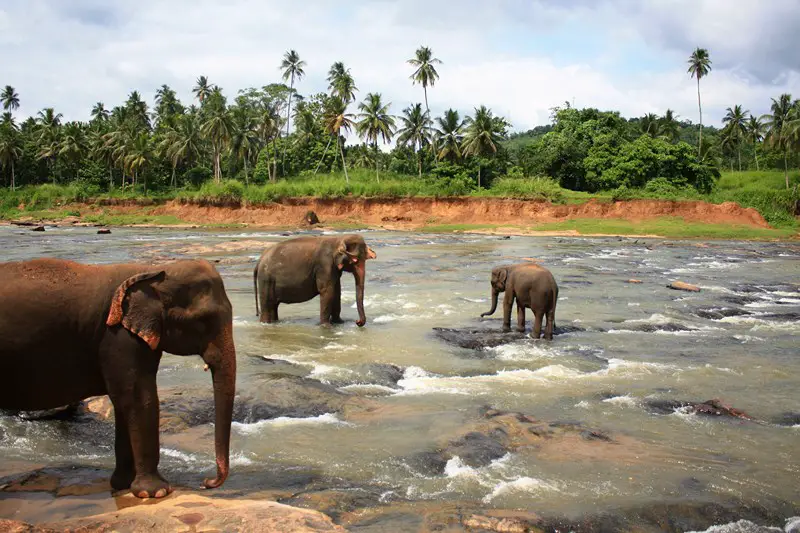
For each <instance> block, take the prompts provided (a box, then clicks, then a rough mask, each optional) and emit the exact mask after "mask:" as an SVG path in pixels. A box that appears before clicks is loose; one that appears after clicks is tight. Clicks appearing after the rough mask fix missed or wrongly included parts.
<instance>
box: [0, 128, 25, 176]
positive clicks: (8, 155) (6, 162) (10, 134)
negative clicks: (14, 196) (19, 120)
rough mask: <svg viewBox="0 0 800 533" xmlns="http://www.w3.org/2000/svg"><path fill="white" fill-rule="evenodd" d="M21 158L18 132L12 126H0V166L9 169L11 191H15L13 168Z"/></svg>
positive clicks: (20, 143)
mask: <svg viewBox="0 0 800 533" xmlns="http://www.w3.org/2000/svg"><path fill="white" fill-rule="evenodd" d="M21 158H22V141H21V139H20V136H19V132H18V131H17V129H16V127H14V126H13V124H4V125H2V126H0V165H2V167H3V168H4V169H6V168H10V169H11V181H10V182H9V186H10V188H11V190H12V191H13V190H14V189H16V177H15V170H14V169H15V166H16V163H17V161H19V160H20V159H21Z"/></svg>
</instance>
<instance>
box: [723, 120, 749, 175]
mask: <svg viewBox="0 0 800 533" xmlns="http://www.w3.org/2000/svg"><path fill="white" fill-rule="evenodd" d="M749 113H750V111H749V110H748V111H743V110H742V106H741V105H739V104H737V105H735V106H733V108H730V107H729V108H728V109H727V112H726V113H725V116H724V117H723V118H722V122H723V123H724V124H725V125H726V126H725V128H726V129H727V130H728V131H727V135H728V136H729V139H730V140H731V141H732V144H733V146H735V147H736V155H737V158H738V160H739V172H741V171H742V141H743V140H744V138H745V135H746V134H747V128H746V122H747V115H748V114H749Z"/></svg>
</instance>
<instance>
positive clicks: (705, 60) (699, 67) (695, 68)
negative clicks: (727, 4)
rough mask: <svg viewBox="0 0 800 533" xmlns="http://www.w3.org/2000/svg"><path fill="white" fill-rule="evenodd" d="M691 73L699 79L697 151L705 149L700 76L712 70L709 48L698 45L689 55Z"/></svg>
mask: <svg viewBox="0 0 800 533" xmlns="http://www.w3.org/2000/svg"><path fill="white" fill-rule="evenodd" d="M688 72H689V74H690V75H691V76H692V77H693V78H696V79H697V109H698V110H699V111H700V139H699V142H698V145H697V153H698V154H700V153H702V151H703V106H702V104H701V103H700V78H704V77H706V76H708V73H709V72H711V58H710V57H709V55H708V50H706V49H705V48H700V47H697V48H696V49H695V51H694V52H692V55H691V56H689V70H688Z"/></svg>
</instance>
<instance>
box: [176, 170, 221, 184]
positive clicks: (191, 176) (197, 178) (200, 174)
mask: <svg viewBox="0 0 800 533" xmlns="http://www.w3.org/2000/svg"><path fill="white" fill-rule="evenodd" d="M213 175H214V173H213V172H212V171H211V169H210V168H206V167H194V168H191V169H189V170H187V171H186V172H184V173H183V181H184V183H188V184H189V185H191V186H193V187H200V186H201V185H202V184H203V183H205V182H207V181H208V180H210V179H211V176H213Z"/></svg>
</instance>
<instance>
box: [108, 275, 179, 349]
mask: <svg viewBox="0 0 800 533" xmlns="http://www.w3.org/2000/svg"><path fill="white" fill-rule="evenodd" d="M165 276H166V273H165V272H164V271H163V270H161V271H158V272H144V273H142V274H137V275H135V276H131V277H130V278H128V279H126V280H125V281H123V282H122V283H121V284H120V285H119V287H117V290H116V291H114V296H113V298H112V299H111V307H110V309H109V311H108V318H107V319H106V325H107V326H117V325H119V324H120V323H121V324H122V326H123V327H124V328H125V329H127V330H128V331H130V332H131V333H133V334H135V335H138V336H139V337H140V338H141V339H142V340H144V341H145V342H146V343H147V345H148V346H149V347H150V349H151V350H155V349H156V348H157V347H158V344H159V342H160V341H161V325H162V321H163V313H164V306H163V305H162V303H161V299H160V298H159V296H158V292H157V291H156V290H154V289H153V288H152V287H151V286H150V284H151V283H155V282H158V281H162V280H163V279H164V278H165ZM145 282H146V283H145ZM140 284H142V285H140ZM139 289H141V290H139ZM126 301H127V306H124V305H123V304H124V303H125V302H126Z"/></svg>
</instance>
